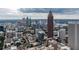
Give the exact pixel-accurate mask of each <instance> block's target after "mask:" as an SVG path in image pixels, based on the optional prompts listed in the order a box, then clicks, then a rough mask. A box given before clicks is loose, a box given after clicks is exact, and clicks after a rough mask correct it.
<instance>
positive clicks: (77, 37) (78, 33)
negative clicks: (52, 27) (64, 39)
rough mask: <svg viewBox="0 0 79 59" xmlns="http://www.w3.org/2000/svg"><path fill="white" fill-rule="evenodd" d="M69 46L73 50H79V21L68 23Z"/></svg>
mask: <svg viewBox="0 0 79 59" xmlns="http://www.w3.org/2000/svg"><path fill="white" fill-rule="evenodd" d="M68 37H69V38H68V46H69V47H71V49H72V50H79V23H78V22H69V24H68Z"/></svg>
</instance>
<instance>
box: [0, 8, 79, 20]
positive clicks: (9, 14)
mask: <svg viewBox="0 0 79 59" xmlns="http://www.w3.org/2000/svg"><path fill="white" fill-rule="evenodd" d="M18 9H19V8H0V19H21V18H23V17H27V16H28V17H31V18H32V19H47V16H48V13H41V12H40V13H35V12H34V13H23V12H22V11H20V10H18ZM58 10H59V11H58V12H57V11H55V12H53V15H54V18H55V19H79V9H63V10H61V9H58Z"/></svg>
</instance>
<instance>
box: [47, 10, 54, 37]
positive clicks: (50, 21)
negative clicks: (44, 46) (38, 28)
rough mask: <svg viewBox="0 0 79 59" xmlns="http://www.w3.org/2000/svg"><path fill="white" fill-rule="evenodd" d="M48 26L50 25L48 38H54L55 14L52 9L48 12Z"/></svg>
mask: <svg viewBox="0 0 79 59" xmlns="http://www.w3.org/2000/svg"><path fill="white" fill-rule="evenodd" d="M47 27H48V38H50V37H52V38H53V15H52V11H49V14H48V21H47Z"/></svg>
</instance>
